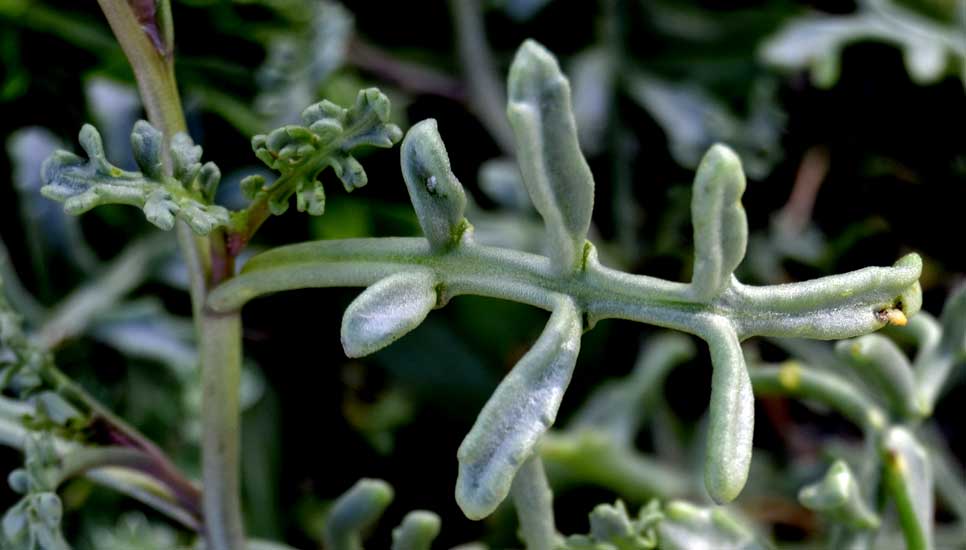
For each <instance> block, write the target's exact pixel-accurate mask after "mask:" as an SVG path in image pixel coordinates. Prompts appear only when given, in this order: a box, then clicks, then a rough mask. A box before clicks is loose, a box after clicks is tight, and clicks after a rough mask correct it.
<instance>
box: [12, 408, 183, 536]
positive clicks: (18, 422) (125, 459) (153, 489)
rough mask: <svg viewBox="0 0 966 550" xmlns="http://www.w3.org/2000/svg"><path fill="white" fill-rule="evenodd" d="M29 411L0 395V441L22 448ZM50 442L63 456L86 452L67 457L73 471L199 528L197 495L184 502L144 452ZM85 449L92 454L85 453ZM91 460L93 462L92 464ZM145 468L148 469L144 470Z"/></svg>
mask: <svg viewBox="0 0 966 550" xmlns="http://www.w3.org/2000/svg"><path fill="white" fill-rule="evenodd" d="M32 413H33V408H32V407H30V406H29V405H26V404H24V403H22V402H19V401H14V400H11V399H7V398H5V397H0V445H4V446H7V447H13V448H15V449H19V450H23V446H24V442H25V441H26V438H27V434H28V431H27V429H26V428H25V427H24V426H23V421H22V418H23V417H24V416H26V415H29V414H32ZM54 444H55V447H56V448H57V450H58V453H60V454H61V455H62V456H64V457H65V458H66V457H67V456H69V455H70V454H72V453H75V452H77V451H78V450H84V451H85V453H84V454H85V455H86V456H85V457H84V458H83V459H82V460H81V459H80V455H78V456H76V457H75V458H74V459H71V460H72V461H73V463H74V464H75V466H73V467H71V469H72V470H73V471H74V473H76V474H80V473H83V474H84V475H86V476H87V477H88V478H90V479H91V480H92V481H94V482H96V483H98V484H100V485H103V486H105V487H109V488H111V489H113V490H115V491H117V492H119V493H122V494H125V495H127V496H129V497H131V498H134V499H135V500H138V501H140V502H142V503H144V504H146V505H148V506H150V507H152V508H154V509H156V510H158V511H159V512H161V513H163V514H165V515H167V516H168V517H170V518H172V519H174V520H175V521H177V522H179V523H181V524H182V525H184V526H185V527H187V528H189V529H194V530H196V531H197V530H199V529H200V517H199V516H200V506H198V505H197V501H198V500H200V499H199V498H196V504H195V506H193V507H192V506H188V507H186V506H184V505H183V501H182V500H181V499H180V498H179V496H178V495H177V493H176V492H175V491H174V490H172V489H171V487H169V486H168V485H166V484H165V483H163V482H162V481H161V480H158V479H157V478H156V477H155V475H156V472H157V464H156V463H154V461H153V459H150V457H148V455H147V454H146V453H143V452H141V451H139V450H135V449H119V448H117V447H114V448H110V450H109V451H108V452H107V453H106V454H101V453H99V451H101V450H102V449H97V448H89V449H88V448H82V447H79V446H77V445H76V444H75V443H72V442H68V441H64V440H61V439H55V440H54ZM88 452H90V453H94V454H88ZM122 453H123V455H122ZM132 453H136V454H137V455H139V456H140V457H142V458H139V459H138V460H137V463H138V464H140V465H141V466H142V468H138V469H139V470H142V471H137V470H138V469H131V468H130V467H131V465H132V460H133V456H134V455H133V454H132ZM115 459H122V460H121V463H115V462H114V460H115ZM142 459H143V460H142ZM91 462H96V463H97V464H96V465H94V464H91ZM83 463H88V464H90V467H83ZM78 466H80V468H79V469H78ZM94 468H96V469H94ZM81 470H83V471H81ZM147 471H150V472H151V473H146V472H147Z"/></svg>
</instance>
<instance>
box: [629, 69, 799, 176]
mask: <svg viewBox="0 0 966 550" xmlns="http://www.w3.org/2000/svg"><path fill="white" fill-rule="evenodd" d="M626 78H627V88H628V93H629V94H630V96H631V97H632V98H633V99H634V100H635V101H637V102H638V103H639V104H640V105H641V106H642V107H643V108H644V109H646V110H647V112H648V113H649V114H650V115H651V117H652V118H654V120H655V121H656V122H657V123H658V125H659V126H661V128H662V129H663V130H664V133H665V135H666V136H667V139H668V146H669V148H670V150H671V155H672V156H673V157H674V160H676V161H677V162H678V164H680V165H682V166H685V167H687V168H695V167H697V166H698V163H699V162H700V160H701V158H702V157H703V156H704V154H705V152H706V151H707V150H708V148H709V147H711V146H712V145H713V144H715V143H725V144H727V145H728V146H730V147H732V148H733V149H734V150H735V151H736V152H737V153H738V156H739V157H740V158H741V164H742V167H743V168H744V171H745V172H746V173H747V174H748V175H749V176H751V177H752V178H756V179H759V178H764V177H765V176H767V175H768V174H769V173H770V172H771V170H772V168H773V167H774V166H775V164H777V163H778V161H780V160H781V157H782V151H781V148H780V144H781V140H780V136H781V133H782V131H783V130H784V122H785V116H784V113H783V112H782V111H781V109H780V107H779V106H778V104H777V99H776V93H777V89H776V86H775V85H774V83H772V82H769V81H765V80H762V81H758V82H756V83H755V84H754V86H752V94H751V97H749V98H748V105H749V106H750V107H749V115H748V117H747V118H745V119H741V118H740V117H739V116H738V115H736V114H734V113H733V112H731V110H730V109H728V107H726V106H725V104H724V103H722V102H720V101H719V100H717V99H715V98H714V97H712V96H711V95H709V94H708V92H706V91H705V90H704V89H703V88H700V87H698V86H697V85H695V84H691V83H672V82H669V81H667V80H663V79H661V78H659V77H657V76H654V75H651V74H648V73H644V72H636V73H632V74H631V75H629V76H627V77H626Z"/></svg>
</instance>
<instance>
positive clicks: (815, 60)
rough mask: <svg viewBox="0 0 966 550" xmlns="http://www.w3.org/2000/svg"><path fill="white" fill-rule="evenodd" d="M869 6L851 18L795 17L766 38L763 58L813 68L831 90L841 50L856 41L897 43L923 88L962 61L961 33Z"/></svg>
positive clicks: (899, 10) (965, 47)
mask: <svg viewBox="0 0 966 550" xmlns="http://www.w3.org/2000/svg"><path fill="white" fill-rule="evenodd" d="M885 4H886V3H885V2H874V3H873V2H870V3H868V5H866V4H861V5H860V7H861V9H860V10H859V11H858V12H856V13H854V14H847V15H837V16H828V15H811V14H810V15H805V16H802V17H799V18H796V19H792V20H791V21H790V22H789V23H788V24H787V25H786V26H785V27H784V28H782V29H780V30H779V31H778V32H777V33H775V34H774V35H773V36H771V37H769V38H768V40H766V41H765V42H764V43H763V44H762V47H761V49H760V52H759V55H760V56H761V57H762V58H763V59H764V61H765V62H766V63H769V64H772V65H777V66H779V67H783V68H787V69H802V68H808V69H809V70H810V71H811V72H812V75H813V78H816V84H817V85H819V86H821V87H824V88H828V87H831V86H832V85H833V84H835V82H836V80H838V76H839V65H840V63H841V62H840V58H841V56H842V51H843V50H844V49H845V47H846V46H847V45H849V44H851V43H855V42H859V41H865V40H872V41H877V42H885V43H890V44H894V45H895V46H897V47H899V48H901V49H902V50H903V53H904V58H905V63H906V70H907V71H908V72H909V76H910V77H912V79H913V80H914V81H915V82H917V83H919V84H928V83H931V82H935V81H936V80H938V79H939V78H941V77H942V76H943V74H944V73H945V72H946V68H947V64H946V58H947V57H958V58H962V55H963V54H964V53H966V44H964V43H963V41H962V40H961V37H962V29H961V28H957V27H956V26H955V24H952V25H950V24H942V23H940V22H938V21H936V20H933V19H931V18H927V17H922V16H921V15H919V14H917V13H916V12H914V11H912V10H909V9H906V8H905V7H902V6H900V5H897V4H900V3H896V2H889V4H891V5H889V6H888V7H885Z"/></svg>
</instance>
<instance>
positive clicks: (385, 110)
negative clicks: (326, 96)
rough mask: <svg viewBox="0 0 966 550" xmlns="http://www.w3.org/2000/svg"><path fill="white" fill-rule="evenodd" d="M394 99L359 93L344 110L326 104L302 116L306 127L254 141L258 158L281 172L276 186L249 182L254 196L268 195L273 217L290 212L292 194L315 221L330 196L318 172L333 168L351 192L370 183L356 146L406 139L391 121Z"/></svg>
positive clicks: (367, 91) (249, 192)
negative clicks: (355, 151)
mask: <svg viewBox="0 0 966 550" xmlns="http://www.w3.org/2000/svg"><path fill="white" fill-rule="evenodd" d="M389 110H390V104H389V98H387V97H386V96H385V95H384V94H383V93H382V92H380V91H379V90H378V89H376V88H367V89H365V90H360V91H359V94H358V95H357V96H356V102H355V104H354V105H353V106H352V107H350V108H348V109H345V108H343V107H340V106H338V105H336V104H335V103H332V102H331V101H328V100H325V101H321V102H319V103H316V104H314V105H311V106H309V107H308V108H307V109H305V111H303V112H302V125H301V126H299V125H288V126H282V127H281V128H278V129H276V130H273V131H272V132H270V133H268V134H259V135H256V136H255V137H253V138H252V149H253V150H254V151H255V156H257V157H258V158H259V159H261V161H262V162H264V163H265V165H266V166H268V167H269V168H271V169H273V170H276V171H278V172H279V174H280V176H279V178H278V179H277V180H275V182H274V183H271V184H269V185H267V186H266V185H265V184H264V180H258V179H250V180H248V181H247V183H246V194H247V195H249V196H252V195H256V194H258V193H265V194H266V196H267V200H268V206H269V209H270V210H271V212H272V213H273V214H276V215H279V214H282V213H283V212H285V211H286V210H287V209H288V206H289V199H290V198H291V196H292V194H293V193H294V194H295V195H296V199H297V200H296V205H297V207H298V210H299V212H306V211H307V212H308V213H309V214H311V215H313V216H318V215H321V214H322V212H323V211H324V209H325V191H324V190H323V188H322V183H321V182H320V181H318V177H319V173H321V172H322V171H323V170H325V169H326V168H327V167H331V168H332V171H333V172H335V175H336V176H337V177H338V178H339V180H341V181H342V184H343V186H344V187H345V189H346V191H352V190H353V189H357V188H359V187H362V186H363V185H365V184H366V183H367V182H368V177H367V176H366V172H365V170H364V169H363V168H362V165H361V164H360V163H359V161H357V160H356V159H355V157H353V156H352V155H351V152H352V150H353V149H355V148H356V147H359V146H361V145H371V146H374V147H391V146H392V145H393V144H395V143H396V142H398V141H399V139H400V138H401V137H402V131H401V130H400V129H399V127H398V126H396V125H395V124H392V123H390V122H389Z"/></svg>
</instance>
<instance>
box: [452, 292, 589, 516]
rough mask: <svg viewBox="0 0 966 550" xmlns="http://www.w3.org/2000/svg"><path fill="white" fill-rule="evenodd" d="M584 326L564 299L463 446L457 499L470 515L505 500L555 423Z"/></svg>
mask: <svg viewBox="0 0 966 550" xmlns="http://www.w3.org/2000/svg"><path fill="white" fill-rule="evenodd" d="M581 329H582V325H581V320H580V315H579V314H578V311H577V308H576V306H575V305H574V304H573V302H572V301H570V300H569V299H565V300H562V301H561V302H560V304H559V305H558V306H557V307H556V309H554V312H553V314H551V316H550V320H549V321H548V322H547V326H546V328H545V329H544V331H543V333H542V334H541V335H540V338H539V339H538V340H537V342H536V343H535V344H534V346H533V348H531V349H530V351H529V352H527V354H526V355H524V356H523V358H522V359H520V361H519V362H518V363H517V364H516V365H515V366H514V368H513V370H512V371H511V372H510V374H508V375H507V376H506V378H504V380H503V382H501V383H500V386H499V387H498V388H497V389H496V391H495V392H494V393H493V395H492V396H491V397H490V400H489V401H487V403H486V405H485V406H484V407H483V410H482V411H481V412H480V415H479V416H478V417H477V419H476V422H475V423H474V425H473V428H472V429H471V430H470V433H469V434H467V436H466V438H465V439H464V440H463V443H462V444H461V445H460V448H459V451H458V452H457V458H458V459H459V475H458V477H457V481H456V501H457V503H458V504H459V506H460V508H461V509H462V510H463V513H464V514H466V516H467V517H469V518H470V519H482V518H483V517H486V516H487V515H489V514H490V513H492V512H493V510H494V509H496V507H497V505H499V504H500V502H502V501H503V499H504V498H506V496H507V494H508V493H509V491H510V486H511V484H512V482H513V477H514V475H515V474H516V472H517V470H518V469H519V468H520V467H521V466H522V465H523V463H524V461H525V460H526V459H527V458H528V457H529V456H530V455H531V453H532V452H533V450H534V448H535V446H536V444H537V443H538V442H539V440H540V437H541V436H542V435H543V433H544V432H546V430H547V428H549V427H550V426H551V425H552V424H553V421H554V419H555V418H556V415H557V409H558V408H559V407H560V401H561V400H562V399H563V394H564V391H565V390H566V389H567V385H568V384H569V383H570V377H571V375H572V374H573V369H574V366H575V364H576V361H577V353H578V352H579V350H580V335H581Z"/></svg>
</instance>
